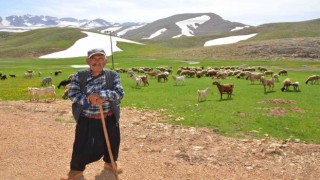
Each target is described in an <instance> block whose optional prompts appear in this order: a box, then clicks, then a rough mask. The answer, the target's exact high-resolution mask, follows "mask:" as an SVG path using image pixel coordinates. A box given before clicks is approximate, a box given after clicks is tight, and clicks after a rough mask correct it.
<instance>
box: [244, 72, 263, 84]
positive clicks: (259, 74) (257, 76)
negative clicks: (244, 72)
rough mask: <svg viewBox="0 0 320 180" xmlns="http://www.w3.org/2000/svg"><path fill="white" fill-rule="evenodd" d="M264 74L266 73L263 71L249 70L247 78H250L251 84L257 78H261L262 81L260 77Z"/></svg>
mask: <svg viewBox="0 0 320 180" xmlns="http://www.w3.org/2000/svg"><path fill="white" fill-rule="evenodd" d="M263 75H264V74H263V73H252V72H249V73H248V76H247V78H246V79H247V80H248V79H250V80H251V84H254V81H255V80H259V81H260V82H261V80H260V78H261V76H263Z"/></svg>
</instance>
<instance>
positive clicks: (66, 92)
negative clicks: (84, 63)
mask: <svg viewBox="0 0 320 180" xmlns="http://www.w3.org/2000/svg"><path fill="white" fill-rule="evenodd" d="M69 89H70V84H67V85H66V90H64V93H63V95H62V99H68V93H69Z"/></svg>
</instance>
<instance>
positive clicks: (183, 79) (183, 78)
mask: <svg viewBox="0 0 320 180" xmlns="http://www.w3.org/2000/svg"><path fill="white" fill-rule="evenodd" d="M172 78H173V80H174V84H175V85H177V84H178V83H179V82H181V84H182V85H184V84H185V76H172Z"/></svg>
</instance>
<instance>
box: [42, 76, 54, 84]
mask: <svg viewBox="0 0 320 180" xmlns="http://www.w3.org/2000/svg"><path fill="white" fill-rule="evenodd" d="M51 84H52V78H51V77H45V78H43V79H42V81H41V86H49V85H51Z"/></svg>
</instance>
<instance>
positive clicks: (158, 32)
mask: <svg viewBox="0 0 320 180" xmlns="http://www.w3.org/2000/svg"><path fill="white" fill-rule="evenodd" d="M166 30H167V29H166V28H162V29H160V30H158V31H156V32H155V33H153V34H151V35H150V36H149V37H148V38H142V39H153V38H155V37H157V36H160V35H161V34H162V33H164V32H165V31H166Z"/></svg>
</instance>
